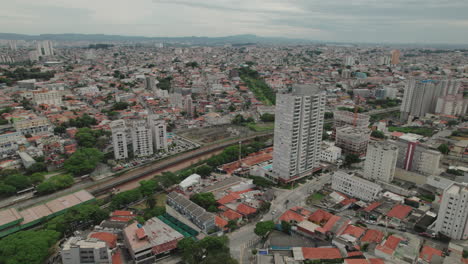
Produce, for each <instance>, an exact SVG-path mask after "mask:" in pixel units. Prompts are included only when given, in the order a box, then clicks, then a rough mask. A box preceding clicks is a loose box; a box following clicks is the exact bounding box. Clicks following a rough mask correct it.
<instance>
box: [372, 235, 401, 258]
mask: <svg viewBox="0 0 468 264" xmlns="http://www.w3.org/2000/svg"><path fill="white" fill-rule="evenodd" d="M401 241H402V239H401V238H399V237H396V236H389V237H388V238H387V240H386V241H385V243H384V244H383V245H378V246H377V247H376V248H375V249H376V250H379V251H382V252H383V253H385V254H387V255H393V252H394V251H395V249H396V248H397V247H398V244H400V242H401Z"/></svg>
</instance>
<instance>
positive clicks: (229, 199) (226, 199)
mask: <svg viewBox="0 0 468 264" xmlns="http://www.w3.org/2000/svg"><path fill="white" fill-rule="evenodd" d="M237 199H240V195H239V194H237V193H230V194H228V195H226V196H224V197H223V198H221V199H219V200H218V203H220V204H227V203H230V202H232V201H234V200H237Z"/></svg>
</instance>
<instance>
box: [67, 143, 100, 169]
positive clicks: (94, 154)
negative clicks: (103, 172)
mask: <svg viewBox="0 0 468 264" xmlns="http://www.w3.org/2000/svg"><path fill="white" fill-rule="evenodd" d="M103 158H104V154H102V152H100V151H99V150H98V149H96V148H81V149H78V150H77V151H76V152H75V153H73V155H71V157H70V158H68V159H67V160H66V161H65V163H64V165H63V167H64V168H65V169H66V170H67V171H68V172H70V173H72V174H73V175H75V176H80V175H84V174H88V173H91V172H92V171H93V170H94V169H95V168H96V166H97V164H98V163H99V162H100V161H101V160H102V159H103Z"/></svg>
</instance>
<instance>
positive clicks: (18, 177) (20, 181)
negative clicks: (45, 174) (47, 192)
mask: <svg viewBox="0 0 468 264" xmlns="http://www.w3.org/2000/svg"><path fill="white" fill-rule="evenodd" d="M5 184H7V185H10V186H13V187H15V188H16V190H17V191H19V190H23V189H26V188H28V187H30V186H31V184H32V182H31V179H30V178H29V177H28V176H26V175H22V174H12V175H9V176H7V177H6V178H5Z"/></svg>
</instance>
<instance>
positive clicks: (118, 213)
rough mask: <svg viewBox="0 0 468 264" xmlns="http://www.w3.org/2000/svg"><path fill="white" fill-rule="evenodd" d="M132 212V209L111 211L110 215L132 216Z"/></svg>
mask: <svg viewBox="0 0 468 264" xmlns="http://www.w3.org/2000/svg"><path fill="white" fill-rule="evenodd" d="M133 215H134V214H133V212H132V211H119V210H117V211H114V212H112V216H133Z"/></svg>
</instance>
